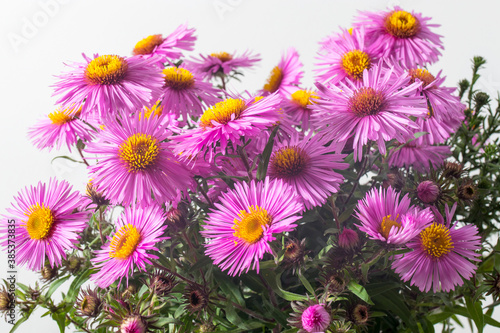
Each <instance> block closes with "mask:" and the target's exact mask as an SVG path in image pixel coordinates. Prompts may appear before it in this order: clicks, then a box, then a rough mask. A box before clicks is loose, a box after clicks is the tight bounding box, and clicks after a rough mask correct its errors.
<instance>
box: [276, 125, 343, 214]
mask: <svg viewBox="0 0 500 333" xmlns="http://www.w3.org/2000/svg"><path fill="white" fill-rule="evenodd" d="M326 143H327V142H325V141H324V140H322V139H321V137H320V136H319V135H316V136H313V137H311V136H310V135H309V136H307V137H305V138H304V139H302V140H299V138H298V136H297V135H294V136H293V137H292V139H291V140H290V141H284V142H281V143H277V145H276V146H275V147H274V151H273V153H272V155H271V158H270V160H269V168H268V175H269V176H270V177H271V179H275V178H278V179H282V180H283V182H285V183H287V184H289V185H291V187H292V188H293V189H294V191H296V192H297V194H298V195H299V196H300V197H301V199H302V200H303V202H304V205H305V208H306V209H311V208H313V207H316V206H319V205H322V204H323V203H325V202H326V199H327V198H328V197H329V196H330V195H331V194H332V193H336V192H338V190H339V189H340V184H342V182H343V180H344V177H343V176H341V175H340V174H338V173H337V172H335V171H334V169H336V170H344V169H347V167H348V166H349V165H348V164H347V163H343V160H344V158H345V156H346V155H342V154H332V153H333V152H335V151H336V150H338V149H336V148H337V147H336V145H334V144H332V145H330V146H328V147H326V146H325V145H326Z"/></svg>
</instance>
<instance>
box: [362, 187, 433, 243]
mask: <svg viewBox="0 0 500 333" xmlns="http://www.w3.org/2000/svg"><path fill="white" fill-rule="evenodd" d="M399 195H400V194H399V192H396V191H395V190H394V189H393V188H392V187H388V188H387V189H384V188H382V187H381V188H379V190H378V191H377V190H376V189H373V190H371V191H370V192H368V193H367V194H366V196H365V198H364V199H363V200H359V201H358V205H357V206H356V209H357V212H356V218H357V219H358V220H359V221H360V222H361V225H357V227H358V228H359V230H361V231H363V232H366V233H367V234H368V237H369V238H370V239H375V240H380V241H382V242H384V243H387V244H396V245H401V244H405V243H406V242H408V241H410V240H411V239H412V238H413V237H415V236H416V235H418V234H419V232H420V231H422V229H424V228H425V227H426V226H427V225H429V223H431V222H432V220H433V218H434V216H433V214H432V212H431V211H430V209H429V208H426V209H424V210H420V209H419V208H417V207H415V206H412V207H410V198H409V197H408V194H406V195H405V196H404V197H403V199H401V200H399Z"/></svg>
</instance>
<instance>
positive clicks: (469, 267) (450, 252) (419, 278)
mask: <svg viewBox="0 0 500 333" xmlns="http://www.w3.org/2000/svg"><path fill="white" fill-rule="evenodd" d="M456 205H457V204H456V203H455V205H454V206H453V208H452V209H451V211H450V210H449V207H448V206H446V224H445V223H444V221H439V220H443V219H442V217H441V218H440V219H439V217H440V216H439V215H437V214H436V215H437V220H438V221H436V222H433V223H432V224H431V225H430V226H428V227H426V228H425V229H424V230H422V231H421V232H420V234H419V235H418V236H417V237H415V238H414V239H413V240H412V241H411V242H409V243H408V247H409V248H410V249H412V250H413V251H411V252H408V253H405V254H404V255H399V256H397V257H396V259H395V260H394V262H393V263H392V268H393V269H394V271H395V272H396V273H398V274H399V276H400V277H401V279H402V280H403V281H405V282H406V281H409V280H411V285H415V286H417V287H418V289H420V291H423V292H428V291H429V290H431V288H432V291H433V292H434V293H436V292H438V291H439V290H443V291H445V292H449V291H451V290H454V289H455V286H461V285H463V283H464V281H463V279H470V278H471V277H472V275H473V274H474V272H475V271H476V268H477V267H476V265H475V264H473V263H471V262H470V261H469V260H472V261H479V259H478V258H477V257H479V256H480V255H481V254H480V253H476V252H475V251H476V250H479V249H480V248H481V237H480V236H479V235H478V230H477V227H476V226H475V225H466V226H463V227H461V228H457V222H455V223H454V224H453V225H452V224H451V220H452V218H453V215H454V213H455V209H456V207H457V206H456Z"/></svg>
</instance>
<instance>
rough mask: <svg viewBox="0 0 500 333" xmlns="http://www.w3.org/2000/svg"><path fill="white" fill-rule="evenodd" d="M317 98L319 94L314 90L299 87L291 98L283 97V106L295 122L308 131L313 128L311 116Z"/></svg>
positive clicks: (287, 114) (284, 110) (286, 113)
mask: <svg viewBox="0 0 500 333" xmlns="http://www.w3.org/2000/svg"><path fill="white" fill-rule="evenodd" d="M317 100H318V95H317V94H316V93H315V92H314V91H312V90H303V89H298V90H297V91H295V92H294V93H293V94H292V95H291V96H290V98H289V99H283V103H282V105H281V108H282V109H283V113H284V114H285V116H287V117H288V118H289V119H290V120H291V121H292V123H293V124H295V125H300V126H301V127H302V129H303V130H304V131H307V130H308V129H309V128H312V126H311V124H310V118H311V116H312V115H313V114H314V109H313V108H312V106H313V105H314V104H315V103H316V101H317ZM280 124H281V123H280Z"/></svg>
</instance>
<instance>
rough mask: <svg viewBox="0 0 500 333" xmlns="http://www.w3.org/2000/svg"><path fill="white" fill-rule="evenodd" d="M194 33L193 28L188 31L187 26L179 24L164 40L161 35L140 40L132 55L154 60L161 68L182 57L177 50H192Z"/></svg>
mask: <svg viewBox="0 0 500 333" xmlns="http://www.w3.org/2000/svg"><path fill="white" fill-rule="evenodd" d="M195 31H196V30H195V29H194V28H192V29H188V27H187V24H181V25H180V26H178V27H177V28H176V29H175V30H174V32H172V33H171V34H170V35H168V36H167V37H165V38H163V36H162V35H151V36H148V37H146V38H144V39H142V40H140V41H139V42H137V44H135V47H134V49H133V51H132V53H133V54H134V55H135V56H141V57H143V58H147V59H150V58H156V61H157V64H158V65H160V66H163V64H164V63H165V62H172V61H173V60H177V59H179V58H180V57H181V56H182V52H181V51H179V50H186V51H192V50H193V49H194V42H195V41H196V36H194V33H195Z"/></svg>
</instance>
